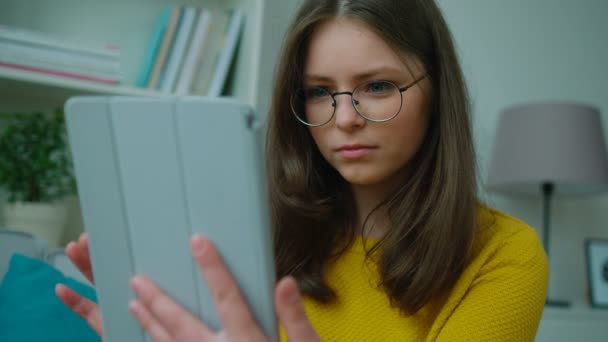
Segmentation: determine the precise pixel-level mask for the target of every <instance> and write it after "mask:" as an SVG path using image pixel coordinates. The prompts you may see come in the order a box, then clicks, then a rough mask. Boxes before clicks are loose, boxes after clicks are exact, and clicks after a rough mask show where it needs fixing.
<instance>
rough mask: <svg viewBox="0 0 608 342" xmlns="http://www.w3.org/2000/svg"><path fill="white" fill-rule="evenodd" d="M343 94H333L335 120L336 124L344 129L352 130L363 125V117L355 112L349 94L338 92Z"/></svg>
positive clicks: (353, 103)
mask: <svg viewBox="0 0 608 342" xmlns="http://www.w3.org/2000/svg"><path fill="white" fill-rule="evenodd" d="M339 95H343V96H335V97H334V98H335V99H336V102H335V106H336V108H335V110H336V113H335V120H336V126H337V127H338V128H340V129H344V130H352V129H354V128H360V127H363V126H364V125H365V119H364V118H363V117H361V115H359V113H357V110H356V109H355V106H354V105H355V103H356V102H354V101H356V100H353V98H352V96H349V94H339Z"/></svg>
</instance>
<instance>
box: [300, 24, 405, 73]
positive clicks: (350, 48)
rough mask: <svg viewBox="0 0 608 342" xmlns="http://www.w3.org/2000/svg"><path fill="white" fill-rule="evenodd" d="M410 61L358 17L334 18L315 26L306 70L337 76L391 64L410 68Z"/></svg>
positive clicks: (402, 68) (393, 67) (401, 69)
mask: <svg viewBox="0 0 608 342" xmlns="http://www.w3.org/2000/svg"><path fill="white" fill-rule="evenodd" d="M406 63H407V61H405V60H404V58H402V57H400V56H399V55H398V54H397V53H396V52H395V50H394V49H393V48H391V46H389V45H388V44H387V43H386V42H385V41H384V40H383V39H382V38H381V37H380V36H379V35H378V34H377V33H375V32H374V31H373V30H371V29H370V28H369V27H368V26H367V25H365V24H363V23H362V22H360V21H357V20H355V19H350V18H332V19H329V20H327V21H325V22H322V23H321V24H319V26H317V27H316V28H315V30H314V32H313V34H312V36H311V38H310V41H309V45H308V51H307V54H306V62H305V65H304V73H305V75H320V76H324V77H328V78H332V79H337V78H340V77H347V76H349V75H354V74H357V73H360V72H362V71H363V72H364V71H366V70H375V69H383V68H387V67H388V68H390V69H393V70H398V71H402V72H408V65H406ZM408 64H409V63H408Z"/></svg>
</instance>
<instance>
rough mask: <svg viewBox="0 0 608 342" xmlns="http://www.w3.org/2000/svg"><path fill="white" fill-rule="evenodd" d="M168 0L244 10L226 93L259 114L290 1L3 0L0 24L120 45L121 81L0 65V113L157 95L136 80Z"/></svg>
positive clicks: (74, 216)
mask: <svg viewBox="0 0 608 342" xmlns="http://www.w3.org/2000/svg"><path fill="white" fill-rule="evenodd" d="M167 5H188V6H196V7H205V8H209V9H232V8H238V9H240V10H242V11H243V13H244V14H245V22H244V27H243V28H242V33H241V37H240V42H239V47H238V49H237V55H236V57H235V62H234V68H233V70H232V72H231V74H229V78H228V80H227V82H228V84H227V90H228V92H227V94H226V95H227V96H231V97H234V98H237V99H238V100H240V101H242V102H244V103H247V104H249V105H251V106H252V107H253V108H254V109H255V110H256V111H257V113H258V115H259V116H260V117H261V118H262V119H264V118H265V114H266V113H267V111H268V107H269V103H270V96H271V89H272V88H271V85H272V78H273V75H274V67H275V65H276V57H277V53H278V51H279V49H280V45H281V43H282V38H283V35H284V32H285V30H286V28H287V25H288V23H289V20H290V18H291V16H292V14H293V10H294V6H295V3H294V2H293V1H284V0H104V1H93V0H53V1H41V0H1V1H0V24H3V25H12V26H16V27H22V28H26V29H31V30H38V31H43V32H47V33H52V34H54V35H59V36H62V37H64V38H66V39H70V40H75V41H94V42H102V43H113V44H116V45H118V46H120V48H121V71H122V74H123V82H122V83H121V85H119V86H108V85H102V84H98V83H93V82H86V81H79V80H72V79H66V78H58V77H53V76H46V75H41V74H36V73H30V72H26V71H19V70H7V69H0V112H14V111H26V112H27V111H36V110H42V111H49V110H52V109H54V108H57V107H62V106H63V104H64V103H65V101H66V100H67V99H68V98H70V97H72V96H75V95H135V96H139V95H141V96H157V95H159V94H160V93H159V92H157V91H151V90H146V89H142V88H136V87H134V86H133V85H134V84H135V80H136V78H137V76H138V73H139V70H140V68H141V64H142V63H143V60H144V56H145V54H146V53H147V50H148V44H149V42H150V38H151V35H152V31H153V27H154V24H155V21H156V19H157V17H158V16H159V14H160V13H161V11H162V9H163V8H164V7H165V6H167ZM0 124H1V123H0ZM0 129H2V127H1V125H0ZM3 198H4V195H3V194H2V191H1V190H0V208H1V207H2V206H3V204H4V200H3ZM69 202H70V206H71V207H72V208H73V209H72V210H71V213H70V220H69V224H68V227H67V230H68V232H67V234H66V236H65V239H64V240H65V241H67V240H69V239H74V238H75V237H76V236H77V235H78V234H79V233H80V232H81V231H82V229H83V227H82V222H81V219H80V211H79V210H78V202H77V200H76V199H74V198H72V199H70V200H69ZM0 215H1V210H0ZM1 224H2V217H0V226H1Z"/></svg>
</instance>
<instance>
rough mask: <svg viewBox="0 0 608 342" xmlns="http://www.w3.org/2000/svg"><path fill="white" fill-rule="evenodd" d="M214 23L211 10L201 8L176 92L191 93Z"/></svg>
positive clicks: (181, 93) (179, 93)
mask: <svg viewBox="0 0 608 342" xmlns="http://www.w3.org/2000/svg"><path fill="white" fill-rule="evenodd" d="M212 23H213V16H212V15H211V11H210V10H208V9H204V8H203V9H201V10H200V13H199V15H198V19H197V21H196V27H195V28H194V32H193V33H192V40H191V43H190V46H189V47H188V52H187V53H186V57H185V58H184V63H183V66H182V69H181V71H180V74H179V77H178V78H177V84H176V85H175V93H176V94H178V95H186V94H188V93H190V90H191V88H192V82H193V81H194V76H195V73H196V71H197V68H198V66H199V65H200V64H201V62H202V60H201V57H202V56H203V48H204V46H205V41H206V39H207V38H208V36H209V31H210V28H211V25H212Z"/></svg>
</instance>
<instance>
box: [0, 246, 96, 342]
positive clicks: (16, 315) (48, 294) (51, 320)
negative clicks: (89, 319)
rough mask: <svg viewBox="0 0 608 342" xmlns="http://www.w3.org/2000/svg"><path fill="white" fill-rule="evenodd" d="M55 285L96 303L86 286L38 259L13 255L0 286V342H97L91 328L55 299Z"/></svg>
mask: <svg viewBox="0 0 608 342" xmlns="http://www.w3.org/2000/svg"><path fill="white" fill-rule="evenodd" d="M57 283H62V284H65V285H67V286H69V287H70V288H72V289H74V290H75V291H76V292H78V293H80V294H81V295H83V296H85V297H87V298H89V299H91V300H94V301H97V298H96V296H95V290H94V289H93V288H91V287H90V286H88V285H86V284H83V283H80V282H78V281H76V280H74V279H71V278H68V277H65V276H64V275H63V274H62V273H61V272H59V271H58V270H57V269H55V268H54V267H52V266H51V265H49V264H47V263H45V262H43V261H41V260H38V259H33V258H30V257H26V256H24V255H20V254H15V255H13V257H12V258H11V261H10V264H9V268H8V272H7V273H6V275H5V277H4V280H3V281H2V284H1V285H0V341H20V342H30V341H32V342H33V341H36V342H39V341H63V342H71V341H79V342H81V341H82V342H89V341H91V342H93V341H94V342H99V341H100V339H99V337H98V336H97V334H96V333H95V332H94V331H93V329H91V328H90V327H89V325H88V324H87V323H86V322H85V321H84V320H83V319H81V318H80V317H79V316H78V315H76V314H75V313H74V312H72V311H71V310H70V309H69V308H68V307H66V306H65V305H64V304H63V303H62V302H61V300H59V298H57V296H56V295H55V285H56V284H57Z"/></svg>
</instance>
